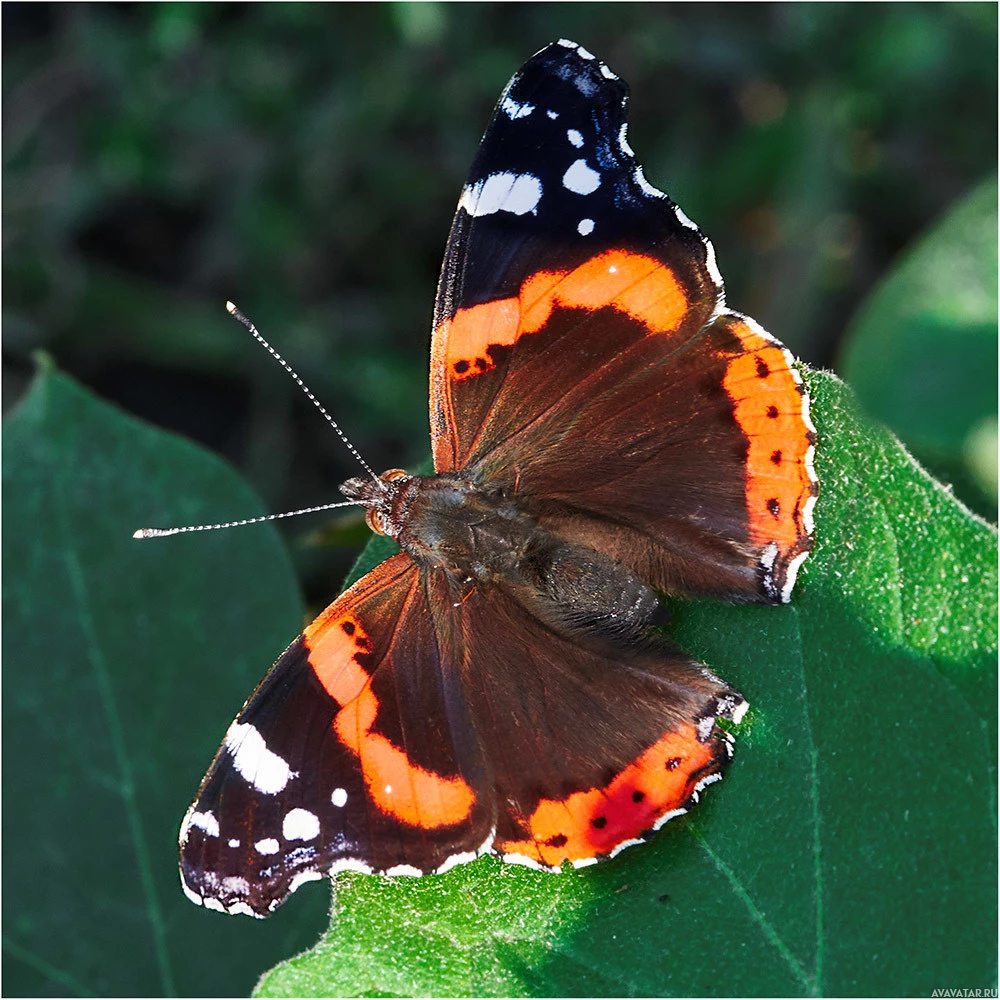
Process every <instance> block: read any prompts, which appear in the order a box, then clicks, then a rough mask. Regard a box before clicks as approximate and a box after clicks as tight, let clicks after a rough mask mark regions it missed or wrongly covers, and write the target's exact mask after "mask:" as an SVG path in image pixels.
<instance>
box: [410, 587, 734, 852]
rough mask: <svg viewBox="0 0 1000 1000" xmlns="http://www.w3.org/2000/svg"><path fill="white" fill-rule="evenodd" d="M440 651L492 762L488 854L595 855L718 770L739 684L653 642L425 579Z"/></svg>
mask: <svg viewBox="0 0 1000 1000" xmlns="http://www.w3.org/2000/svg"><path fill="white" fill-rule="evenodd" d="M427 582H428V593H429V595H430V600H429V605H430V608H431V611H432V613H433V614H434V616H435V629H436V632H437V634H438V637H439V639H438V641H439V645H440V648H441V650H442V651H443V653H444V657H445V660H446V662H447V663H449V664H450V666H451V668H452V669H453V670H454V671H455V672H456V674H457V675H458V676H460V677H461V679H462V685H463V690H464V695H465V700H466V702H467V704H468V705H469V706H470V708H471V710H472V713H473V716H474V718H475V720H476V730H477V733H478V735H479V739H480V742H481V745H482V747H483V752H484V755H485V757H486V759H487V760H488V761H489V768H490V778H491V784H492V794H493V798H494V802H495V806H494V808H495V813H496V817H497V819H496V839H495V842H494V844H493V853H495V854H498V855H500V856H501V857H503V858H504V859H505V860H508V861H516V862H520V863H522V864H528V865H531V866H533V867H541V868H548V869H555V868H558V867H559V866H560V865H561V864H562V863H563V862H564V861H570V862H572V863H574V864H575V865H577V866H582V865H587V864H592V863H593V862H594V861H595V860H597V859H598V858H600V857H607V856H611V855H614V854H615V853H617V851H619V850H621V849H622V848H623V847H625V846H628V845H629V844H634V843H637V842H638V841H640V840H642V839H645V837H646V836H647V835H648V834H649V833H651V832H652V831H653V830H655V829H657V828H658V827H659V826H660V825H662V823H663V822H665V821H666V820H667V819H669V818H671V817H672V816H676V815H678V814H680V813H683V812H685V811H686V810H687V807H688V806H689V805H690V803H691V802H692V801H695V800H697V797H698V792H699V791H700V790H701V788H702V787H704V786H705V785H706V784H709V783H710V782H712V781H715V780H717V779H718V778H719V777H721V772H722V770H723V768H724V767H725V765H726V764H727V763H728V761H729V758H730V756H731V743H730V738H729V736H728V735H727V734H725V733H724V732H723V731H722V730H721V729H720V728H719V727H718V726H717V725H716V719H717V718H719V717H724V718H728V719H735V720H736V721H739V719H740V717H741V716H742V714H743V711H744V710H745V708H746V703H745V702H744V700H743V698H742V696H741V695H739V694H738V693H737V692H736V691H734V690H732V689H731V688H729V687H728V686H727V685H726V684H725V683H724V682H722V681H720V680H719V679H718V678H717V677H715V676H714V675H713V674H712V673H711V672H710V671H708V670H707V669H706V668H705V667H703V666H701V665H699V664H697V663H694V662H693V661H691V659H690V658H689V657H687V656H686V655H685V654H683V653H681V652H680V651H678V650H676V649H674V648H672V647H671V646H669V645H667V644H663V643H659V642H656V641H652V640H651V641H649V642H646V643H636V642H634V641H617V640H616V639H615V638H614V636H612V635H608V634H606V633H604V634H602V633H599V632H598V631H595V630H592V629H588V628H582V627H578V626H574V625H573V624H566V623H565V622H564V624H563V625H561V626H560V625H554V624H553V620H554V619H553V615H552V614H551V611H552V610H553V609H551V608H549V609H548V611H546V609H544V608H543V607H542V603H543V602H544V600H545V599H544V598H543V597H541V596H540V595H539V594H537V593H535V592H533V591H532V590H530V589H525V588H513V589H510V588H507V587H480V588H477V589H475V590H474V591H472V593H471V594H469V595H468V596H467V597H466V599H465V600H464V601H461V602H460V603H456V602H455V600H454V596H453V595H452V586H451V584H450V583H449V581H448V579H447V578H446V577H444V576H443V575H442V574H429V575H428V578H427Z"/></svg>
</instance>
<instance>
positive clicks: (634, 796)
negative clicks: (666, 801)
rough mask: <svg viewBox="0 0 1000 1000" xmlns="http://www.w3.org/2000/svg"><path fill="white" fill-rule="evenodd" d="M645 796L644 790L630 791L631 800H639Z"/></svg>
mask: <svg viewBox="0 0 1000 1000" xmlns="http://www.w3.org/2000/svg"><path fill="white" fill-rule="evenodd" d="M645 797H646V793H645V792H633V793H632V801H633V802H641V801H642V800H643V799H644V798H645Z"/></svg>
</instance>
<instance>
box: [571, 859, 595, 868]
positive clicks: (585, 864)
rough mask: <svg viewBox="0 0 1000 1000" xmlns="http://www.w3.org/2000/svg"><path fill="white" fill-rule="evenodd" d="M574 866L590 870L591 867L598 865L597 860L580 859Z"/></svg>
mask: <svg viewBox="0 0 1000 1000" xmlns="http://www.w3.org/2000/svg"><path fill="white" fill-rule="evenodd" d="M572 864H573V867H574V868H589V867H590V866H591V865H596V864H597V858H578V859H577V860H576V861H574V862H572Z"/></svg>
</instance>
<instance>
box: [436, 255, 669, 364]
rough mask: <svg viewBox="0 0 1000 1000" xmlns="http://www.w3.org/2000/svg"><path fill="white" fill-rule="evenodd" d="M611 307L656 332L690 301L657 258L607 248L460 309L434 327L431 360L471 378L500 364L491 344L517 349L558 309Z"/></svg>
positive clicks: (663, 327) (541, 273)
mask: <svg viewBox="0 0 1000 1000" xmlns="http://www.w3.org/2000/svg"><path fill="white" fill-rule="evenodd" d="M559 306H561V307H563V308H565V309H580V308H585V309H602V308H604V307H605V306H611V307H613V308H615V309H617V310H619V311H620V312H623V313H626V314H627V315H629V316H631V317H632V318H633V319H636V320H639V321H640V322H642V323H644V324H645V325H646V327H647V328H648V329H649V332H650V333H668V332H670V331H672V330H676V329H677V328H678V326H680V324H681V321H682V320H683V319H684V316H685V315H686V313H687V309H688V299H687V295H686V294H685V292H684V289H683V288H682V287H681V284H680V282H679V281H678V279H677V277H676V276H675V275H674V272H673V271H672V270H671V269H670V268H669V267H667V266H666V265H665V264H663V263H662V262H661V261H659V260H656V259H655V258H653V257H647V256H645V255H643V254H635V253H629V252H628V251H627V250H607V251H605V252H604V253H602V254H599V255H597V256H596V257H591V258H590V259H589V260H587V261H585V262H584V263H583V264H580V265H579V266H578V267H576V268H574V269H573V270H571V271H538V272H536V273H535V274H533V275H531V277H529V278H527V279H526V280H525V281H524V282H523V283H522V285H521V288H520V291H519V294H518V295H517V296H512V297H511V298H507V299H496V300H494V301H492V302H485V303H483V304H481V305H477V306H470V307H469V308H467V309H460V310H458V312H457V313H455V315H454V316H453V317H452V318H451V319H446V320H445V321H444V322H443V323H441V324H440V325H439V326H438V328H437V329H436V330H435V331H434V342H433V345H432V348H431V352H432V363H433V365H434V367H436V368H438V370H443V371H444V372H445V374H446V377H447V378H450V379H465V378H472V377H473V376H475V375H479V374H482V373H483V372H486V371H489V370H491V369H492V368H494V367H495V362H494V361H493V359H492V357H491V356H490V348H491V347H510V346H511V345H512V344H514V343H515V342H516V341H517V339H518V338H519V337H520V336H521V335H522V334H525V333H537V332H538V331H539V330H540V329H541V328H542V327H543V326H544V325H545V324H546V323H547V322H548V319H549V316H551V314H552V310H553V309H555V308H556V307H559Z"/></svg>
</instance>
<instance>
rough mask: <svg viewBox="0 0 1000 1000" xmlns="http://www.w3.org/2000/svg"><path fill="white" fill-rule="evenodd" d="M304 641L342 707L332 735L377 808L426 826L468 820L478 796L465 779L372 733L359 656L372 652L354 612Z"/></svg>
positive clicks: (318, 626) (323, 622)
mask: <svg viewBox="0 0 1000 1000" xmlns="http://www.w3.org/2000/svg"><path fill="white" fill-rule="evenodd" d="M303 638H304V640H305V644H306V647H307V648H308V650H309V664H310V666H311V667H312V669H313V671H314V672H315V674H316V676H317V678H318V679H319V682H320V683H321V684H322V685H323V687H324V688H325V689H326V692H327V694H329V695H330V697H331V698H333V700H334V701H336V702H337V703H338V704H339V705H341V706H343V707H342V708H341V710H340V711H339V712H338V713H337V715H336V717H335V718H334V720H333V728H334V732H335V733H336V735H337V738H338V739H339V740H340V742H341V743H342V744H343V745H344V746H345V747H347V748H348V749H349V750H350V751H351V752H352V753H354V754H355V755H356V756H357V758H358V760H359V761H360V764H361V771H362V774H363V775H364V779H365V785H366V786H367V788H368V792H369V794H370V795H371V798H372V801H373V802H374V803H375V804H376V805H377V806H378V807H379V809H381V810H382V811H383V812H384V813H387V814H388V815H390V816H394V817H395V818H396V819H399V820H402V821H403V822H404V823H409V824H411V825H413V826H419V827H423V828H434V827H440V826H452V825H453V824H455V823H461V822H462V821H463V820H464V819H466V817H468V815H469V813H470V812H471V810H472V806H473V803H474V801H475V794H474V792H473V791H472V789H471V788H470V787H469V786H468V784H466V782H465V781H463V780H462V778H461V777H454V778H445V777H442V776H441V775H439V774H435V773H434V772H432V771H428V770H426V769H424V768H422V767H420V766H419V765H416V764H414V763H412V762H411V761H410V759H409V758H408V757H407V756H406V754H405V753H404V752H403V751H402V750H400V749H399V748H398V747H396V746H393V744H392V743H391V742H390V741H389V740H388V739H386V737H385V736H383V735H381V734H380V733H373V732H372V731H371V729H372V726H374V725H375V719H376V717H377V715H378V710H379V701H378V698H377V697H376V695H375V693H374V691H372V688H371V684H370V681H371V675H370V674H369V673H368V672H367V671H366V670H365V669H364V667H362V666H361V664H360V663H359V662H358V661H357V658H356V657H357V655H358V654H365V653H368V652H369V651H370V649H371V643H370V640H369V637H368V635H367V633H366V632H365V630H364V628H363V627H362V625H361V622H360V621H359V620H358V619H357V618H356V617H355V616H354V615H352V614H351V613H350V612H344V613H342V614H340V615H324V616H322V617H321V618H320V619H317V620H316V621H315V622H313V624H312V625H310V626H309V628H307V629H306V631H305V635H304V637H303Z"/></svg>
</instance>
